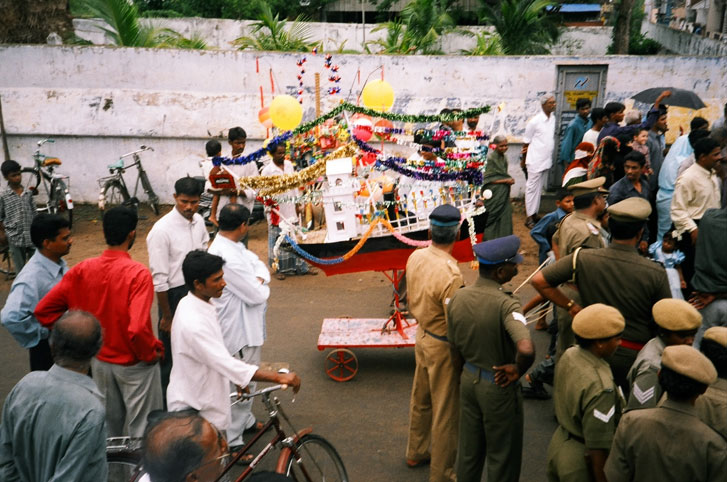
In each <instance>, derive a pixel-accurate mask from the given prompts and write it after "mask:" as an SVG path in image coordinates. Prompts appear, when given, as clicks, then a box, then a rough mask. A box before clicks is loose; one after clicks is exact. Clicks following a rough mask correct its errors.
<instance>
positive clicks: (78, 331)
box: [49, 310, 103, 371]
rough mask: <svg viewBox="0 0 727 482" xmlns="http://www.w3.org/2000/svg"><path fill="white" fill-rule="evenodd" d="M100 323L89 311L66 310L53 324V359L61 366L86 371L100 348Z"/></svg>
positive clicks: (51, 344) (101, 341) (51, 334)
mask: <svg viewBox="0 0 727 482" xmlns="http://www.w3.org/2000/svg"><path fill="white" fill-rule="evenodd" d="M102 343H103V336H102V333H101V324H100V323H99V322H98V320H97V319H96V318H94V316H93V315H92V314H91V313H86V312H85V311H77V310H73V311H68V312H66V314H64V315H63V316H61V317H60V319H59V320H58V321H56V322H55V324H54V325H53V329H52V330H51V332H50V339H49V344H50V349H51V353H52V354H53V361H54V362H55V363H56V364H57V365H60V366H62V367H66V368H75V369H79V370H81V371H83V369H84V368H85V369H86V371H87V369H88V366H89V365H90V363H91V358H93V357H94V356H96V353H98V351H99V350H100V349H101V345H102Z"/></svg>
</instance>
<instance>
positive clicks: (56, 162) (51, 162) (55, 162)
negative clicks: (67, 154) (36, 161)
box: [43, 157, 63, 167]
mask: <svg viewBox="0 0 727 482" xmlns="http://www.w3.org/2000/svg"><path fill="white" fill-rule="evenodd" d="M61 164H63V163H62V162H61V160H60V159H58V158H57V157H46V158H45V159H44V160H43V166H44V167H48V166H60V165H61Z"/></svg>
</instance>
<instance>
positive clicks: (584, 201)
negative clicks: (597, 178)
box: [573, 192, 601, 209]
mask: <svg viewBox="0 0 727 482" xmlns="http://www.w3.org/2000/svg"><path fill="white" fill-rule="evenodd" d="M600 195H601V193H600V192H589V193H588V194H582V195H580V196H576V197H574V198H573V208H574V209H587V208H588V207H589V206H590V205H591V204H593V200H594V199H596V197H597V196H600Z"/></svg>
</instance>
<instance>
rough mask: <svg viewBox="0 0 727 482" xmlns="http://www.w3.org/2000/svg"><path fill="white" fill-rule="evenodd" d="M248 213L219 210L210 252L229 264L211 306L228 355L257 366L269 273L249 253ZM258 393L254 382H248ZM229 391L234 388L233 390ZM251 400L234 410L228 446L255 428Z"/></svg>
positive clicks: (234, 207) (243, 209) (234, 208)
mask: <svg viewBox="0 0 727 482" xmlns="http://www.w3.org/2000/svg"><path fill="white" fill-rule="evenodd" d="M249 218H250V211H248V209H247V208H246V207H244V206H240V205H239V204H228V205H227V206H225V207H224V208H222V211H220V217H219V226H220V231H219V233H218V234H217V236H216V237H215V239H214V241H212V244H211V245H210V247H209V250H208V252H209V253H211V254H214V255H217V256H220V257H221V258H222V259H224V260H225V269H224V271H225V282H226V283H227V286H226V287H225V289H224V290H223V291H222V296H220V297H219V298H215V299H214V300H213V302H212V304H213V305H215V308H216V310H217V318H218V319H219V321H220V328H221V329H222V339H223V341H224V343H225V347H226V348H227V351H228V352H229V353H230V355H232V356H234V357H235V358H239V359H240V360H243V361H245V362H247V363H250V364H253V365H259V364H260V359H261V351H262V345H263V342H264V341H265V310H266V308H267V301H268V297H269V296H270V288H269V287H268V283H270V271H268V268H267V267H266V266H265V263H263V262H262V261H260V259H259V258H258V257H257V255H256V254H255V253H253V252H252V251H250V250H248V249H247V248H245V245H244V244H242V242H241V241H242V239H243V238H244V237H245V236H246V235H247V231H248V225H247V223H248V220H249ZM249 386H250V390H251V391H255V383H250V385H249ZM230 389H231V391H234V390H235V387H234V386H232V387H230ZM251 409H252V400H247V401H244V402H240V403H238V404H236V405H234V406H233V407H232V425H231V426H230V428H229V429H227V441H228V443H229V444H230V446H232V447H235V446H237V445H242V443H243V437H242V435H243V432H244V431H245V430H248V429H251V428H260V427H259V426H258V425H256V421H255V416H254V415H253V414H252V411H251Z"/></svg>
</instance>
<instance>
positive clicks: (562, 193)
mask: <svg viewBox="0 0 727 482" xmlns="http://www.w3.org/2000/svg"><path fill="white" fill-rule="evenodd" d="M572 195H573V193H572V192H570V191H569V190H567V189H558V190H557V191H556V193H555V200H556V201H562V200H563V199H565V198H567V197H568V196H572Z"/></svg>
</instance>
